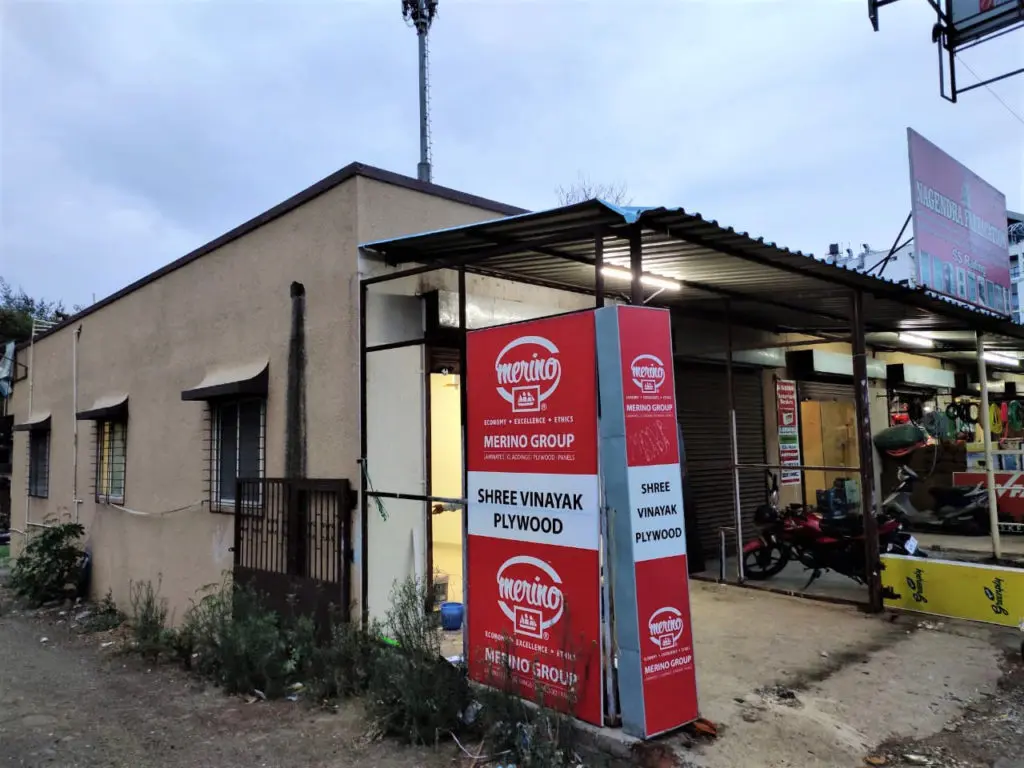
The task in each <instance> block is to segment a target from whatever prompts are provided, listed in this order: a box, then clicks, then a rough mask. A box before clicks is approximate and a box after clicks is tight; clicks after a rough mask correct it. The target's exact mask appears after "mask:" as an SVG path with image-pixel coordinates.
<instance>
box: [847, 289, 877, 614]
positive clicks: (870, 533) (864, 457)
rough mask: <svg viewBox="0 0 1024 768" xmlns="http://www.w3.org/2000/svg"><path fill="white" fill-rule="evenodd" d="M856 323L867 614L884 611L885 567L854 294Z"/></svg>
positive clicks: (859, 308)
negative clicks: (877, 515)
mask: <svg viewBox="0 0 1024 768" xmlns="http://www.w3.org/2000/svg"><path fill="white" fill-rule="evenodd" d="M850 310H851V311H850V319H851V321H852V324H853V328H851V332H852V333H853V387H854V396H855V398H856V406H857V448H858V450H859V452H860V502H861V510H862V514H863V521H864V566H865V568H864V570H865V574H864V575H865V578H866V580H867V584H868V611H870V612H871V613H881V611H882V564H881V561H880V559H879V556H878V518H876V517H875V511H876V504H875V466H874V465H875V455H874V447H873V446H872V440H871V394H870V390H869V389H868V354H867V344H866V343H865V340H864V296H863V294H862V293H861V292H860V291H854V292H853V296H852V299H851V302H850Z"/></svg>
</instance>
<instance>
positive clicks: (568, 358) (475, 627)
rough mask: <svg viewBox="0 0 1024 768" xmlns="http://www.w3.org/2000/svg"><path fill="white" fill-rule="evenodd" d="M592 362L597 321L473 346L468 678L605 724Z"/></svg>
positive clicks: (548, 325)
mask: <svg viewBox="0 0 1024 768" xmlns="http://www.w3.org/2000/svg"><path fill="white" fill-rule="evenodd" d="M595 354H596V353H595V350H594V315H593V312H585V313H578V314H571V315H561V316H557V317H551V318H546V319H542V320H534V321H530V322H525V323H517V324H514V325H503V326H497V327H494V328H488V329H484V330H479V331H472V332H470V333H468V334H467V336H466V364H467V381H468V388H467V392H466V400H467V404H466V408H467V412H466V429H467V454H466V470H467V492H468V493H467V498H468V503H469V507H468V530H467V547H468V549H467V566H468V584H469V605H468V606H467V610H466V623H467V632H468V638H469V658H468V659H467V662H468V664H469V671H470V676H471V677H472V678H473V679H474V680H477V681H479V682H482V683H485V684H489V685H495V686H504V685H506V684H508V683H509V682H511V684H512V686H513V687H515V688H517V689H518V691H519V693H520V695H522V696H523V697H524V698H527V699H530V700H531V701H537V700H539V699H543V701H544V702H545V704H546V705H548V706H552V707H556V708H560V709H563V710H565V711H571V712H572V713H573V714H574V715H575V716H576V717H579V718H580V719H582V720H585V721H587V722H590V723H594V724H598V725H600V724H602V720H603V717H602V715H603V707H602V675H601V669H602V668H601V631H600V630H601V602H600V558H599V543H600V541H599V540H600V535H599V531H600V517H599V505H600V494H599V484H598V463H597V455H598V454H597V372H596V359H595ZM508 678H511V680H509V679H508Z"/></svg>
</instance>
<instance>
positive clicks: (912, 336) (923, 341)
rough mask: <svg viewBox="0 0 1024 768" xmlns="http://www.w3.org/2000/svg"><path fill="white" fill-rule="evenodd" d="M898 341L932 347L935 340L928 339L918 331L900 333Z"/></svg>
mask: <svg viewBox="0 0 1024 768" xmlns="http://www.w3.org/2000/svg"><path fill="white" fill-rule="evenodd" d="M899 338H900V341H902V342H903V343H904V344H913V345H914V346H917V347H934V346H935V342H934V341H932V340H931V339H929V338H928V337H927V336H922V335H921V334H919V333H901V334H900V337H899Z"/></svg>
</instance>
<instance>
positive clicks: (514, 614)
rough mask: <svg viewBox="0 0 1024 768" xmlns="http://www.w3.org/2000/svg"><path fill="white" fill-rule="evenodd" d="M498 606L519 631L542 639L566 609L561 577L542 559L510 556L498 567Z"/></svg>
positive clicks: (516, 631) (527, 556) (517, 632)
mask: <svg viewBox="0 0 1024 768" xmlns="http://www.w3.org/2000/svg"><path fill="white" fill-rule="evenodd" d="M497 579H498V606H499V607H500V608H501V612H502V613H504V614H505V615H506V616H507V617H508V618H509V619H510V620H511V621H512V625H513V627H514V629H515V633H516V634H517V635H526V636H527V637H535V638H539V639H543V638H544V635H545V632H547V631H548V630H549V629H551V627H553V626H555V624H557V623H558V620H559V619H561V618H562V613H563V612H564V610H565V595H564V594H563V593H562V577H561V576H559V575H558V571H556V570H555V569H554V568H552V567H551V565H549V564H548V563H546V562H544V561H543V560H538V559H537V558H536V557H530V556H529V555H517V556H516V557H510V558H509V559H508V560H506V561H505V562H504V563H502V564H501V567H500V568H498V576H497Z"/></svg>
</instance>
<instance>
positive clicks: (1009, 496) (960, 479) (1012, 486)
mask: <svg viewBox="0 0 1024 768" xmlns="http://www.w3.org/2000/svg"><path fill="white" fill-rule="evenodd" d="M993 478H994V480H995V483H996V496H997V498H998V501H997V507H998V510H999V514H1000V515H1005V516H1006V517H1007V518H1010V519H1009V520H1007V522H1014V523H1024V472H994V473H993ZM986 482H987V481H986V476H985V473H984V472H954V473H953V485H961V486H973V485H977V484H978V483H981V484H982V485H984V484H985V483H986Z"/></svg>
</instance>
